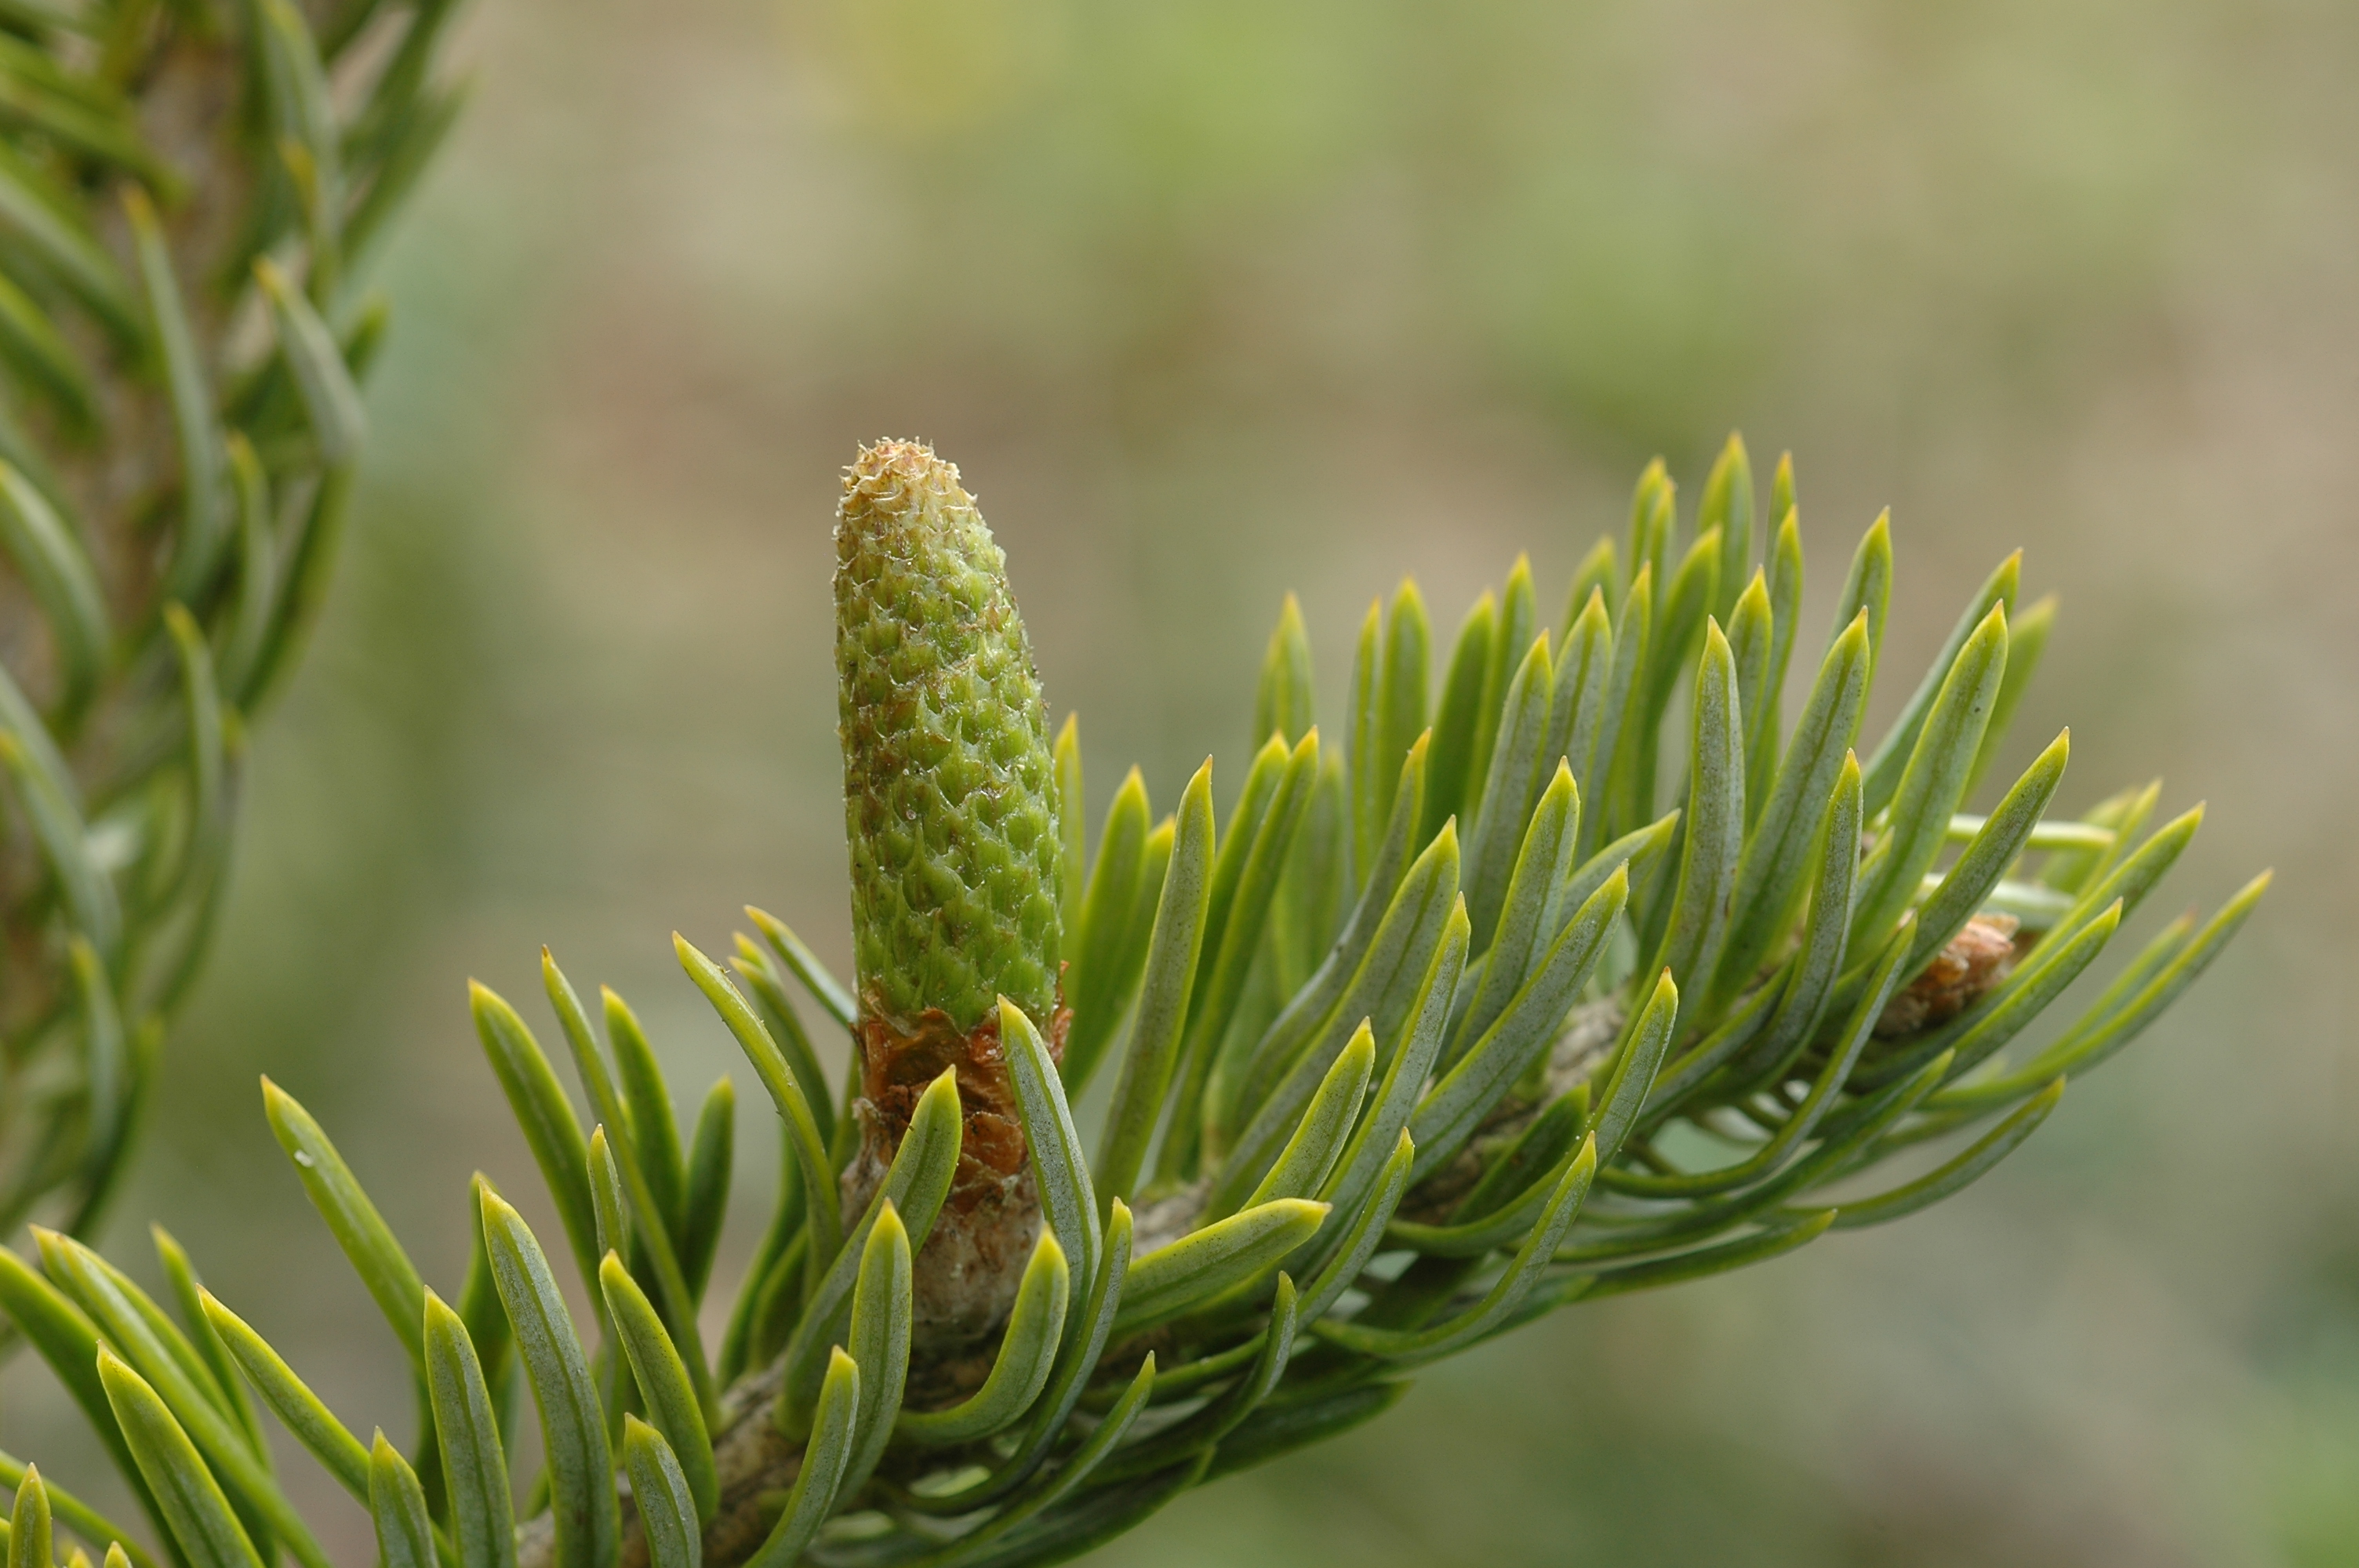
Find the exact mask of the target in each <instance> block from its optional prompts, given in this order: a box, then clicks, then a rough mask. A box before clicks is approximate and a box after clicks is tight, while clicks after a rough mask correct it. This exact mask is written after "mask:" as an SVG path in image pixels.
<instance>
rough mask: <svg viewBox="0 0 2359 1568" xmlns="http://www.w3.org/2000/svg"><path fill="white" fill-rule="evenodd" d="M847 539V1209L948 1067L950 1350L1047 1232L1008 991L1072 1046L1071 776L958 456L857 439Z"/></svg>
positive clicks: (933, 1334)
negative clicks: (1065, 792)
mask: <svg viewBox="0 0 2359 1568" xmlns="http://www.w3.org/2000/svg"><path fill="white" fill-rule="evenodd" d="M835 541H836V574H835V607H836V634H835V658H836V673H837V676H838V680H839V683H840V684H839V688H838V689H839V700H840V716H841V726H842V729H841V734H842V740H843V801H844V826H845V829H846V832H847V835H848V837H849V838H850V839H851V844H852V923H853V959H854V963H855V965H856V967H857V969H858V975H859V1005H860V1016H859V1022H858V1044H859V1056H860V1075H861V1078H860V1098H859V1100H858V1102H857V1104H856V1106H855V1111H856V1113H857V1115H858V1116H859V1119H860V1124H861V1131H862V1142H861V1150H860V1152H859V1154H858V1155H857V1156H856V1157H855V1158H854V1160H853V1162H852V1164H851V1165H850V1167H849V1168H847V1169H846V1170H845V1172H844V1174H843V1205H844V1212H845V1215H846V1217H847V1223H848V1222H849V1221H850V1220H851V1219H852V1218H854V1217H857V1216H858V1215H859V1214H860V1213H861V1212H862V1211H863V1210H864V1209H865V1207H866V1206H867V1204H868V1201H869V1198H870V1197H871V1195H873V1194H874V1193H875V1190H876V1187H877V1185H878V1184H880V1183H881V1182H882V1181H883V1179H884V1176H885V1172H886V1167H887V1166H888V1165H889V1164H890V1163H891V1161H892V1158H893V1154H894V1152H895V1151H896V1150H897V1148H899V1146H900V1141H901V1136H902V1134H903V1132H904V1131H905V1130H907V1129H908V1121H909V1115H910V1112H911V1111H912V1110H913V1109H914V1108H915V1107H916V1104H917V1100H918V1097H919V1095H920V1094H921V1093H923V1092H924V1090H925V1087H926V1086H927V1085H928V1084H929V1083H930V1082H931V1081H932V1080H933V1079H934V1078H935V1077H937V1076H940V1073H941V1072H942V1071H943V1069H945V1068H948V1067H955V1068H956V1069H957V1070H958V1087H959V1098H960V1101H961V1104H962V1108H963V1110H964V1125H963V1127H962V1138H963V1141H962V1144H961V1150H960V1155H959V1168H958V1175H957V1178H956V1180H955V1182H954V1184H952V1186H951V1195H950V1200H949V1203H948V1204H947V1206H945V1207H944V1209H943V1211H942V1215H941V1217H940V1220H939V1221H937V1222H936V1225H935V1227H934V1230H933V1234H932V1236H931V1238H930V1239H929V1241H928V1243H927V1245H926V1246H925V1247H924V1248H923V1249H921V1251H920V1252H919V1256H918V1259H917V1276H916V1281H915V1296H916V1300H915V1309H916V1324H915V1333H916V1336H917V1337H918V1339H919V1342H920V1343H921V1344H927V1345H931V1346H954V1345H956V1344H959V1343H961V1342H963V1341H966V1340H970V1339H973V1338H977V1337H980V1336H983V1335H984V1334H986V1333H988V1332H989V1331H990V1330H991V1329H992V1328H994V1327H995V1326H996V1325H998V1324H999V1323H1000V1322H1001V1321H1002V1320H1003V1319H1004V1318H1005V1317H1006V1312H1007V1308H1008V1305H1009V1303H1011V1302H1012V1300H1013V1299H1014V1296H1015V1292H1016V1282H1017V1281H1018V1280H1019V1279H1020V1278H1021V1276H1022V1274H1023V1271H1024V1265H1025V1262H1026V1261H1027V1259H1028V1258H1029V1256H1030V1254H1031V1249H1032V1244H1033V1239H1034V1238H1035V1237H1036V1236H1037V1235H1038V1231H1039V1227H1040V1213H1039V1199H1038V1193H1037V1192H1036V1191H1035V1188H1034V1184H1033V1181H1032V1177H1031V1174H1030V1173H1029V1171H1028V1170H1027V1165H1026V1159H1025V1143H1024V1132H1023V1127H1022V1123H1021V1122H1020V1121H1019V1120H1018V1119H1017V1116H1016V1101H1015V1098H1014V1094H1013V1092H1012V1090H1011V1088H1010V1087H1009V1084H1008V1079H1007V1071H1006V1063H1005V1061H1004V1059H1003V1057H1002V1056H1001V1054H1000V1044H999V1014H998V1008H997V1006H996V1003H997V1000H998V998H999V997H1001V996H1002V995H1005V996H1006V997H1007V998H1008V999H1009V1000H1012V1001H1014V1002H1015V1003H1016V1005H1017V1006H1018V1007H1021V1008H1022V1009H1023V1010H1024V1011H1025V1012H1026V1013H1027V1015H1029V1016H1030V1017H1031V1018H1033V1019H1034V1020H1035V1021H1037V1022H1038V1023H1040V1024H1041V1026H1042V1033H1043V1035H1044V1036H1045V1037H1046V1039H1047V1041H1048V1043H1049V1049H1050V1051H1051V1053H1052V1054H1061V1052H1062V1049H1063V1041H1064V1034H1065V1022H1066V1017H1067V1015H1066V1013H1065V1011H1064V1010H1063V1008H1062V1007H1061V1005H1060V1002H1061V998H1060V994H1059V981H1058V970H1059V963H1058V947H1059V944H1060V938H1061V926H1060V919H1059V913H1058V907H1057V890H1058V864H1059V840H1058V809H1057V806H1058V803H1057V782H1056V773H1055V770H1054V766H1053V763H1052V761H1051V758H1050V754H1049V730H1048V720H1047V715H1046V713H1045V711H1044V709H1043V708H1042V706H1041V700H1040V680H1039V676H1038V673H1037V672H1036V671H1035V670H1034V668H1033V665H1032V653H1031V648H1030V646H1029V645H1028V643H1027V642H1026V640H1025V636H1024V622H1023V621H1022V619H1021V618H1020V617H1019V616H1018V615H1017V613H1016V601H1015V599H1014V597H1013V596H1012V595H1011V594H1010V593H1009V591H1008V587H1007V576H1006V557H1005V556H1004V555H1002V554H1001V552H1000V549H999V546H997V545H995V544H994V543H993V542H992V538H991V530H990V529H989V528H987V527H985V526H984V521H983V517H982V514H980V513H978V512H977V511H976V510H975V505H974V498H973V496H971V495H969V494H968V493H967V492H965V491H964V490H963V489H962V488H961V487H960V485H959V475H958V470H957V469H956V468H955V467H954V466H952V465H951V464H950V463H946V462H944V461H942V460H940V458H937V457H936V456H934V454H933V452H932V451H931V450H930V449H928V448H926V447H924V446H922V445H920V444H919V443H917V442H914V441H881V442H879V443H877V444H876V445H875V446H874V447H870V448H868V449H864V451H862V452H861V454H860V459H859V460H858V461H857V462H855V463H854V464H853V466H852V468H851V469H850V470H848V471H847V472H846V474H845V476H844V481H843V502H842V503H841V505H840V506H839V508H838V510H837V523H836V530H835Z"/></svg>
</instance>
